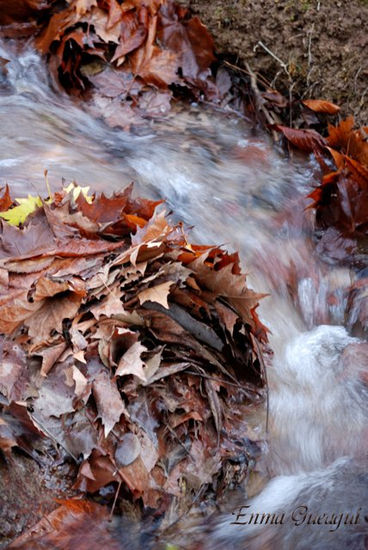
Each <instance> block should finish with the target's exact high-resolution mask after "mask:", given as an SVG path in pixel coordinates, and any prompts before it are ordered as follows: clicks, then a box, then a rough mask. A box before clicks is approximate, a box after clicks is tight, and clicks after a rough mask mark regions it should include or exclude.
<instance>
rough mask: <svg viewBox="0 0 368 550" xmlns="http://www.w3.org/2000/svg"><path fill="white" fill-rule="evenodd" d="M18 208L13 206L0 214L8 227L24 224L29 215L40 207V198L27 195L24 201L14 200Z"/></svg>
mask: <svg viewBox="0 0 368 550" xmlns="http://www.w3.org/2000/svg"><path fill="white" fill-rule="evenodd" d="M15 200H16V201H17V202H18V203H19V206H14V208H10V209H9V210H7V211H6V212H0V216H1V217H2V218H4V220H6V221H7V222H8V223H10V225H20V224H21V223H24V222H25V220H26V219H27V217H28V216H29V214H32V212H34V211H35V210H36V209H37V208H38V207H39V206H42V201H41V199H40V197H33V196H32V195H28V197H27V198H26V199H15Z"/></svg>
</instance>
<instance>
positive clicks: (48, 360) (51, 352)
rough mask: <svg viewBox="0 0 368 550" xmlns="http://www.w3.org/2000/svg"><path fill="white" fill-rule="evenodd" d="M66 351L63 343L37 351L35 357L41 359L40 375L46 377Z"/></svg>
mask: <svg viewBox="0 0 368 550" xmlns="http://www.w3.org/2000/svg"><path fill="white" fill-rule="evenodd" d="M65 350H66V344H65V342H61V343H60V344H56V345H55V346H51V347H47V348H45V349H43V350H42V351H37V353H36V355H39V356H40V357H42V366H41V375H42V376H46V375H47V374H48V373H49V372H50V370H51V369H52V367H53V366H54V364H55V363H56V361H57V360H58V359H59V357H60V356H61V354H62V353H63V352H64V351H65Z"/></svg>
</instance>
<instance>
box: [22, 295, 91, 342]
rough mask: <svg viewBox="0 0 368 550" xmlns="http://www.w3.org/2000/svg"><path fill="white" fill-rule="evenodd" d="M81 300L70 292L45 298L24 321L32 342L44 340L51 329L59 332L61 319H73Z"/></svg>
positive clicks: (48, 335) (47, 337)
mask: <svg viewBox="0 0 368 550" xmlns="http://www.w3.org/2000/svg"><path fill="white" fill-rule="evenodd" d="M81 302H82V299H81V297H80V296H79V295H78V294H74V293H72V292H70V293H69V294H68V295H67V296H63V297H61V298H59V297H57V296H55V297H54V298H48V299H47V300H45V301H44V302H43V303H42V307H41V308H40V309H38V311H36V312H35V313H34V314H33V315H31V317H28V318H27V319H25V321H24V324H25V325H26V326H27V327H28V335H29V336H30V337H31V338H32V339H33V342H46V341H47V340H48V339H49V338H50V333H51V331H56V332H59V333H61V332H62V324H63V320H64V319H73V317H74V316H75V314H76V313H77V311H78V310H79V306H80V305H81ZM35 303H37V302H35Z"/></svg>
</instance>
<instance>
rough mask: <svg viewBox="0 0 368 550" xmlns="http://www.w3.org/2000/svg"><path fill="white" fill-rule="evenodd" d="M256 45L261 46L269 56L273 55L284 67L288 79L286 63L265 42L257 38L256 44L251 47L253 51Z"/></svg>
mask: <svg viewBox="0 0 368 550" xmlns="http://www.w3.org/2000/svg"><path fill="white" fill-rule="evenodd" d="M258 46H261V47H262V48H263V49H264V50H265V51H266V52H267V53H268V54H269V55H270V56H271V57H273V58H274V59H275V60H276V61H277V62H278V63H279V65H280V66H281V67H282V68H283V69H284V71H285V72H286V74H287V75H288V77H289V79H291V76H290V73H289V69H288V67H287V65H286V63H284V61H282V59H280V58H279V57H278V56H277V55H276V54H275V53H273V51H271V50H270V49H269V48H267V46H266V45H265V44H263V42H262V41H261V40H258V42H257V44H256V45H255V46H254V48H253V51H254V52H255V51H256V50H257V47H258Z"/></svg>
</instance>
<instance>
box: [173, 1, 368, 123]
mask: <svg viewBox="0 0 368 550" xmlns="http://www.w3.org/2000/svg"><path fill="white" fill-rule="evenodd" d="M182 3H185V4H186V5H189V6H190V8H191V9H192V11H193V12H194V13H197V14H198V15H199V16H200V17H201V19H202V21H203V22H204V23H205V24H206V25H207V26H208V27H209V29H210V31H211V32H212V34H213V36H214V37H215V42H216V47H217V51H218V53H222V54H229V55H230V56H231V58H232V60H233V61H234V63H236V64H237V65H239V66H241V67H242V66H244V64H245V63H246V62H248V63H249V65H250V67H251V68H252V70H253V71H257V72H258V73H259V74H260V75H261V76H263V77H265V78H266V79H267V80H268V82H269V83H270V84H271V85H272V87H276V88H277V89H278V90H279V91H281V92H282V93H284V94H285V95H286V96H288V95H289V93H290V91H291V92H292V94H293V96H296V97H301V96H302V97H304V98H307V97H308V98H310V97H311V98H324V99H329V100H331V101H334V102H335V103H337V104H339V105H340V106H341V107H342V114H343V115H345V114H348V113H349V114H354V116H355V117H356V119H357V121H358V122H360V123H361V124H367V122H368V56H367V50H368V34H367V32H366V27H365V23H366V21H367V20H368V1H367V0H351V1H349V2H348V1H343V0H342V1H339V0H320V1H317V0H259V1H257V2H254V1H252V0H228V1H226V2H223V1H222V0H211V1H209V0H186V1H185V2H182ZM266 48H267V49H268V50H269V51H267V50H266ZM277 58H278V59H277Z"/></svg>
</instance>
